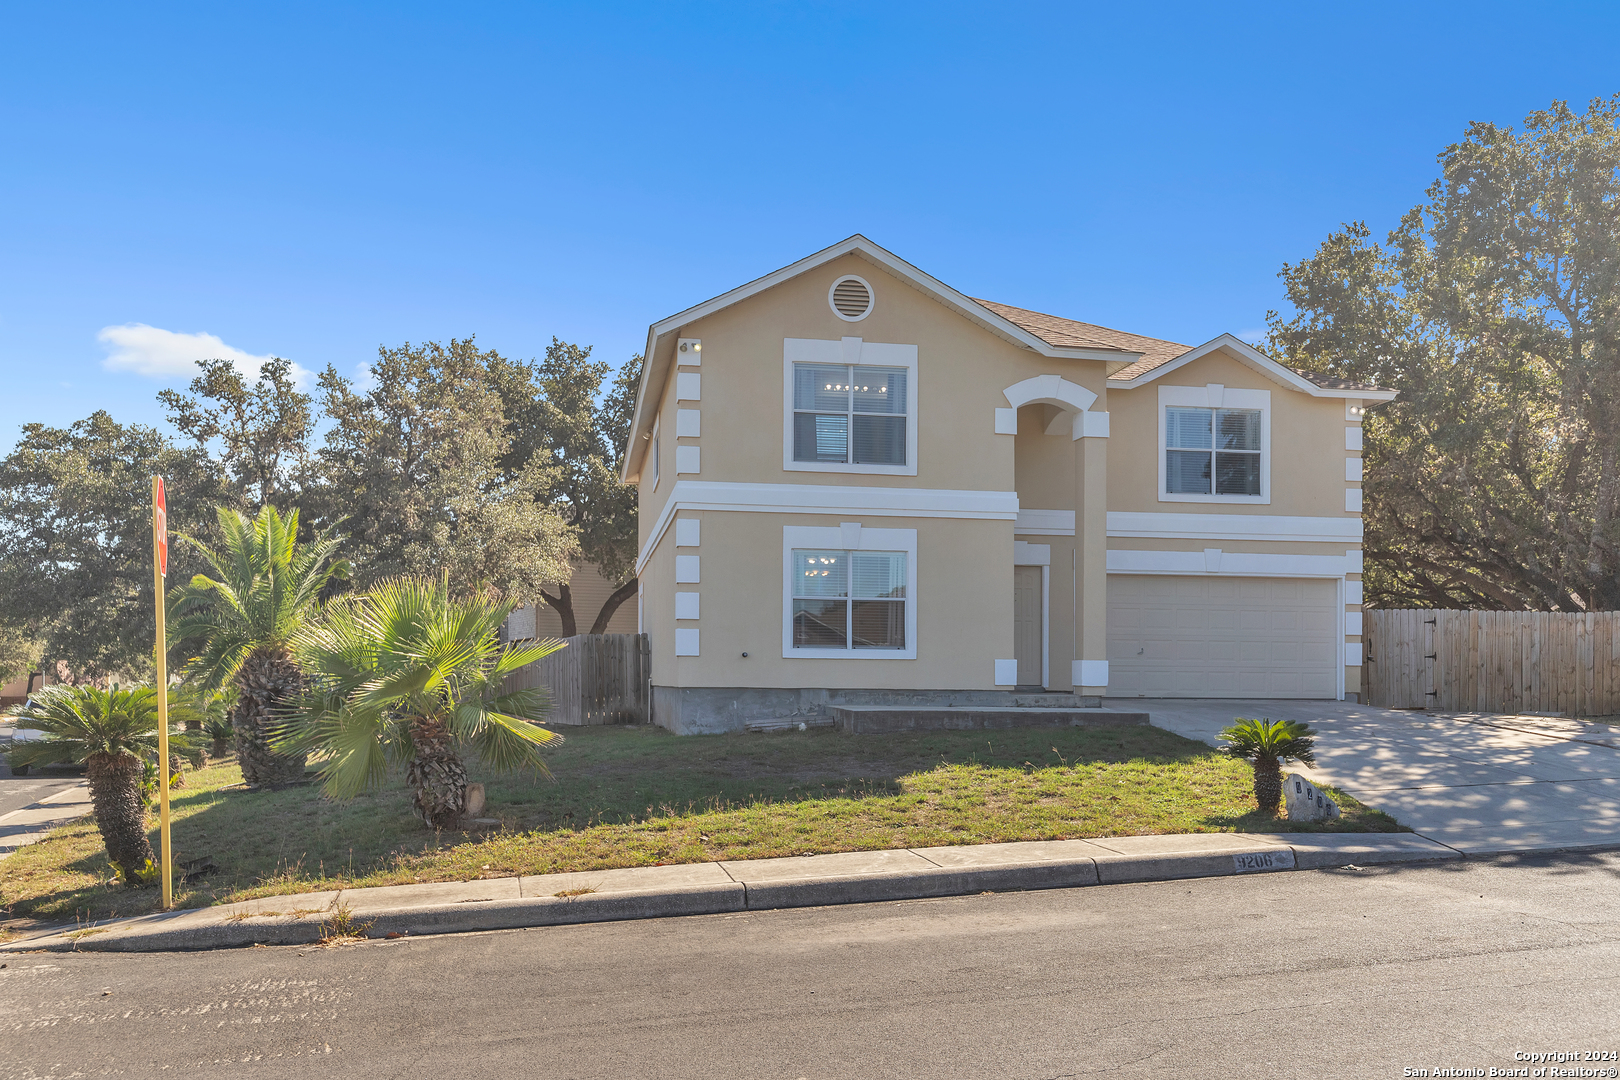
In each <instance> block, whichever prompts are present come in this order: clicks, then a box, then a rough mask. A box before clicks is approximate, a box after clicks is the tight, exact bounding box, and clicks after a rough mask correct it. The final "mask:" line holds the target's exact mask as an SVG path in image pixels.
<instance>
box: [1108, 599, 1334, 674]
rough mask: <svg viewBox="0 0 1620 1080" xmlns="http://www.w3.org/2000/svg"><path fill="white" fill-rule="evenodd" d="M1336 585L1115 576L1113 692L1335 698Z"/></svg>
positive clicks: (1110, 626)
mask: <svg viewBox="0 0 1620 1080" xmlns="http://www.w3.org/2000/svg"><path fill="white" fill-rule="evenodd" d="M1339 607H1340V605H1339V602H1338V583H1337V582H1335V581H1331V580H1324V579H1320V578H1317V579H1312V578H1239V577H1215V576H1211V577H1170V576H1164V577H1158V576H1148V575H1137V574H1109V575H1108V693H1109V694H1110V695H1118V696H1122V697H1263V698H1333V697H1337V696H1338V693H1339V641H1340V640H1341V639H1340V631H1339V617H1338V610H1339Z"/></svg>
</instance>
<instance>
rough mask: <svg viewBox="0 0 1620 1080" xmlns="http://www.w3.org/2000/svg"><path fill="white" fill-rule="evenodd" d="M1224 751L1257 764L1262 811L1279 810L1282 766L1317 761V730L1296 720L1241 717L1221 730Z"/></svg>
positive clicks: (1256, 781)
mask: <svg viewBox="0 0 1620 1080" xmlns="http://www.w3.org/2000/svg"><path fill="white" fill-rule="evenodd" d="M1221 738H1223V739H1225V740H1226V742H1227V745H1225V746H1223V747H1221V752H1222V753H1224V754H1229V755H1230V756H1232V757H1235V758H1242V759H1243V760H1244V761H1247V762H1248V763H1249V764H1251V765H1252V766H1254V800H1255V802H1257V803H1259V804H1260V812H1261V813H1262V814H1273V815H1275V814H1276V813H1277V804H1278V803H1279V802H1281V801H1282V766H1283V763H1284V762H1288V761H1298V762H1300V763H1301V764H1304V765H1315V764H1316V732H1314V731H1312V730H1311V728H1310V727H1309V726H1308V725H1306V724H1301V723H1297V722H1296V721H1293V720H1245V719H1243V718H1242V717H1238V718H1237V719H1236V722H1235V723H1233V724H1232V726H1231V727H1229V728H1225V729H1224V730H1222V731H1221Z"/></svg>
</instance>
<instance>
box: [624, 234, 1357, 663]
mask: <svg viewBox="0 0 1620 1080" xmlns="http://www.w3.org/2000/svg"><path fill="white" fill-rule="evenodd" d="M844 274H858V275H860V276H861V277H863V278H865V279H866V280H867V281H869V282H870V283H871V285H872V287H873V291H874V293H875V296H876V304H875V309H874V312H873V314H872V315H870V316H869V317H868V318H866V319H865V320H863V321H861V322H856V323H849V322H844V321H843V320H840V319H838V318H837V317H836V316H835V315H834V314H833V313H832V311H831V310H830V309H829V307H828V303H827V291H828V289H829V287H830V286H831V284H832V283H833V281H835V280H836V279H837V278H839V277H841V276H843V275H844ZM679 333H680V336H681V337H682V338H687V339H691V338H696V339H700V340H701V341H702V344H703V349H702V353H701V359H702V363H701V364H699V365H696V366H690V365H689V366H685V367H683V366H680V365H678V364H672V365H671V366H670V368H669V371H668V373H667V377H666V378H665V379H664V380H663V385H661V386H658V387H652V386H649V387H648V388H647V393H648V395H649V397H648V402H649V405H648V406H647V407H648V408H649V409H650V410H651V411H652V413H653V415H656V416H657V418H658V425H659V430H660V438H659V444H660V449H661V458H662V460H661V462H660V467H659V470H658V472H659V482H658V485H657V487H656V489H654V487H653V484H652V476H653V470H652V469H651V468H650V467H645V466H644V467H643V468H642V469H641V470H640V493H641V510H640V528H641V537H642V545H643V548H645V546H646V544H647V542H648V540H649V538H650V536H651V531H652V529H653V528H654V527H655V526H656V525H657V524H658V522H659V519H660V516H661V513H662V511H663V510H664V507H665V503H666V501H667V500H668V499H669V497H670V495H671V493H672V491H673V490H674V488H675V486H676V484H677V483H678V482H680V481H682V480H697V481H721V482H728V483H754V484H792V485H826V486H833V487H876V488H933V489H948V490H979V491H1013V492H1016V493H1017V495H1018V498H1019V503H1020V505H1021V506H1023V507H1025V508H1038V509H1054V510H1077V511H1078V513H1077V519H1078V524H1079V533H1080V535H1078V536H1076V537H1061V536H1044V535H1027V536H1026V535H1022V534H1019V536H1018V539H1023V540H1026V541H1028V542H1030V543H1038V544H1046V545H1049V546H1050V547H1051V549H1052V561H1051V569H1050V577H1049V580H1050V594H1049V603H1050V608H1049V611H1050V637H1049V651H1048V663H1049V673H1050V678H1049V682H1048V685H1049V686H1050V687H1052V688H1054V689H1067V688H1069V686H1070V685H1071V684H1070V681H1069V680H1070V665H1069V661H1070V660H1072V659H1082V658H1084V659H1101V658H1103V657H1105V656H1106V647H1105V643H1104V639H1105V637H1106V624H1105V619H1106V575H1105V573H1104V572H1103V569H1102V567H1103V565H1104V549H1105V548H1107V547H1113V548H1115V549H1146V550H1166V551H1169V550H1185V551H1197V550H1201V549H1202V548H1204V547H1220V548H1222V549H1223V550H1226V551H1231V552H1249V551H1253V552H1269V553H1276V554H1289V553H1293V554H1312V555H1336V556H1342V555H1343V554H1344V552H1345V550H1346V549H1347V548H1352V547H1357V546H1359V545H1355V544H1347V543H1342V542H1341V543H1334V544H1305V543H1297V542H1289V541H1275V542H1262V541H1225V540H1218V541H1217V540H1211V541H1209V542H1202V541H1197V540H1160V539H1137V538H1124V537H1122V538H1116V539H1113V540H1109V539H1107V538H1106V536H1105V535H1104V528H1105V521H1106V514H1105V512H1104V508H1103V507H1102V506H1101V505H1100V502H1101V499H1099V498H1098V497H1097V496H1098V493H1099V492H1100V491H1101V489H1103V487H1104V486H1105V485H1106V502H1107V506H1106V509H1107V510H1113V511H1138V512H1150V513H1173V514H1182V515H1189V516H1192V515H1205V514H1222V515H1227V514H1254V515H1265V516H1281V517H1290V516H1306V517H1347V518H1354V517H1357V516H1358V515H1354V514H1347V513H1346V511H1345V509H1344V490H1345V488H1346V487H1347V486H1354V485H1347V483H1346V482H1345V479H1344V460H1345V458H1347V457H1353V456H1357V455H1355V454H1353V453H1348V452H1346V451H1345V449H1344V436H1343V430H1344V428H1345V427H1346V426H1347V424H1346V422H1345V413H1344V406H1345V403H1344V401H1343V400H1342V399H1322V398H1313V397H1311V396H1309V395H1307V394H1304V393H1300V392H1297V391H1294V390H1291V389H1289V388H1287V387H1285V386H1283V385H1282V384H1280V383H1277V382H1274V381H1272V380H1271V379H1268V378H1266V377H1265V376H1263V375H1261V374H1260V373H1259V372H1257V371H1255V370H1254V369H1253V368H1250V367H1249V366H1248V365H1247V364H1245V363H1243V362H1242V361H1239V360H1238V359H1236V358H1234V357H1231V356H1228V355H1226V354H1224V353H1218V352H1217V353H1213V354H1210V355H1208V356H1205V357H1203V358H1200V359H1199V360H1197V361H1194V362H1192V363H1190V364H1188V365H1186V366H1185V367H1182V368H1180V369H1178V370H1176V371H1175V372H1172V373H1170V374H1169V375H1167V376H1164V377H1163V378H1162V379H1160V380H1158V381H1155V382H1151V383H1148V384H1146V385H1144V386H1142V387H1140V388H1138V389H1134V390H1119V389H1114V390H1109V389H1108V388H1107V385H1106V382H1105V379H1104V367H1103V364H1102V363H1101V362H1100V361H1084V360H1062V359H1051V358H1045V357H1041V356H1039V355H1038V354H1035V353H1033V352H1031V351H1029V350H1026V349H1022V348H1019V347H1018V346H1015V345H1013V344H1011V343H1009V342H1007V341H1004V340H1002V339H1001V338H999V337H997V336H996V335H994V334H992V333H990V332H988V331H986V330H984V329H982V328H981V327H979V326H977V325H976V324H974V323H972V322H971V321H969V320H967V319H964V318H962V317H960V316H958V315H956V314H954V313H953V312H952V311H951V310H950V309H949V308H947V307H945V306H944V305H942V304H940V303H937V302H935V301H934V300H932V299H930V298H929V297H927V296H926V295H924V294H923V293H921V292H919V291H918V290H916V289H914V288H912V287H911V286H910V285H909V284H907V283H906V282H904V281H901V280H899V279H897V278H895V277H893V276H891V275H890V274H888V273H887V272H886V271H884V270H882V269H880V268H878V267H877V266H875V265H873V264H872V263H870V262H867V261H866V260H865V259H862V258H859V257H858V256H854V255H850V256H846V257H844V258H842V259H839V260H835V261H834V262H831V263H829V264H827V265H824V266H822V267H819V268H816V269H813V270H811V271H808V272H806V273H804V274H802V275H800V276H799V277H797V278H794V279H792V280H790V281H788V282H785V283H783V284H781V285H778V286H776V287H773V288H771V289H769V290H766V291H765V292H763V293H760V294H758V295H756V296H754V297H751V298H749V299H746V300H743V301H741V302H739V303H737V304H734V305H732V306H730V307H728V308H726V309H724V310H722V311H720V312H717V313H715V314H713V315H710V316H708V317H707V318H704V319H701V320H697V321H695V322H693V323H691V324H689V325H687V326H685V327H682V328H681V330H680V331H679ZM845 336H850V337H860V338H861V339H863V340H864V341H869V342H885V343H895V344H906V345H915V346H916V347H917V349H918V374H917V378H916V380H915V382H914V383H913V384H912V386H911V388H910V389H911V393H912V394H913V395H915V399H916V402H917V417H918V421H917V445H918V454H917V473H916V475H915V476H909V475H900V476H896V475H884V474H871V473H860V472H846V471H843V470H830V471H814V472H812V471H799V470H786V469H784V468H783V467H782V466H783V426H784V363H783V339H784V338H789V337H796V338H813V339H823V340H837V339H839V338H842V337H845ZM681 371H689V372H696V373H698V374H700V375H701V376H702V396H701V399H700V400H697V401H684V402H677V401H676V394H675V386H676V375H677V374H678V373H679V372H681ZM1042 374H1058V375H1061V376H1063V377H1064V378H1065V379H1067V380H1069V381H1071V382H1074V383H1077V384H1079V385H1081V386H1084V387H1086V388H1087V389H1088V390H1090V391H1091V392H1092V393H1094V394H1096V395H1097V396H1098V400H1097V402H1096V403H1095V404H1094V405H1093V406H1092V408H1093V410H1094V411H1106V412H1108V413H1109V414H1110V420H1111V424H1110V427H1111V436H1110V437H1109V438H1108V439H1106V440H1103V439H1084V440H1078V441H1077V440H1074V439H1072V438H1070V436H1069V434H1068V433H1067V432H1066V431H1065V432H1062V433H1060V434H1056V435H1050V436H1049V435H1046V434H1045V433H1044V432H1045V428H1046V426H1047V425H1048V423H1049V422H1050V421H1051V420H1052V418H1053V417H1054V415H1055V410H1054V409H1053V408H1052V407H1051V406H1047V405H1032V406H1027V407H1025V408H1024V409H1021V410H1020V413H1019V430H1018V434H1017V435H1016V436H1007V435H998V434H996V433H995V431H994V421H993V417H994V410H995V409H996V408H998V407H1001V408H1004V407H1006V405H1007V402H1006V399H1005V398H1004V396H1003V394H1002V391H1003V390H1004V389H1005V388H1006V387H1008V386H1011V385H1012V384H1014V383H1016V382H1019V381H1021V380H1023V379H1027V378H1030V377H1031V376H1035V375H1042ZM1161 383H1163V384H1165V385H1177V386H1197V387H1202V386H1204V385H1205V384H1207V383H1222V384H1224V385H1226V386H1228V387H1232V388H1246V389H1261V390H1267V391H1269V392H1270V394H1271V419H1270V423H1271V454H1270V462H1269V468H1270V472H1269V489H1270V499H1269V501H1268V502H1266V503H1263V504H1262V503H1244V502H1224V501H1212V502H1207V503H1205V502H1161V501H1159V498H1158V491H1159V472H1158V469H1159V465H1158V461H1159V454H1160V447H1159V445H1158V443H1159V424H1158V399H1159V395H1158V387H1159V385H1160V384H1161ZM678 408H686V409H697V410H699V411H700V412H701V415H702V419H703V431H702V435H701V437H698V438H680V437H678V436H677V435H676V410H677V409H678ZM679 445H693V446H699V447H701V450H702V467H701V471H700V472H699V473H697V474H696V475H693V474H677V472H676V448H677V446H679ZM1088 483H1089V490H1090V492H1091V500H1090V501H1091V509H1090V510H1089V511H1088V510H1087V509H1086V508H1085V506H1084V505H1082V504H1083V503H1084V502H1085V501H1086V494H1085V493H1086V492H1087V490H1088ZM681 516H683V517H685V516H691V517H697V518H700V519H701V520H703V522H704V525H703V542H702V544H701V546H700V548H698V549H689V548H682V549H680V553H681V554H696V555H699V556H700V557H701V560H702V563H703V566H704V568H705V569H704V575H703V576H704V580H703V581H702V582H701V583H699V584H698V585H696V586H690V585H681V586H677V585H676V584H675V582H674V566H675V562H674V559H675V555H676V549H675V534H674V530H673V528H671V529H670V530H669V531H668V532H666V533H665V534H664V535H663V537H662V539H661V541H660V543H659V544H658V546H657V549H656V550H655V551H654V553H653V554H652V556H651V557H650V559H649V561H648V563H647V565H646V568H645V570H644V572H643V574H642V591H643V598H642V605H643V608H642V613H643V626H644V628H645V629H646V631H647V632H648V633H649V634H650V635H652V639H653V649H652V655H653V681H654V683H656V684H658V685H664V686H693V687H695V686H735V687H771V686H785V687H812V686H843V687H855V686H861V687H869V688H874V689H880V688H930V689H974V688H986V689H988V688H992V687H993V686H994V683H993V666H992V661H993V660H994V659H996V658H1010V657H1011V656H1012V626H1011V620H1012V597H1011V592H1012V587H1011V581H1012V571H1011V546H1012V540H1013V538H1014V526H1013V523H1012V522H1009V521H979V520H964V519H950V518H887V517H885V518H877V517H870V516H867V517H862V516H861V515H859V514H852V513H843V514H787V513H776V512H773V513H740V512H722V511H682V514H681ZM855 519H858V520H861V521H862V522H863V524H864V525H866V526H867V527H874V528H916V529H917V530H918V534H919V545H920V548H919V555H918V567H917V575H918V589H919V595H918V597H917V598H916V602H917V604H918V605H919V606H918V637H917V645H918V658H917V659H916V660H870V659H860V660H855V659H849V660H842V659H840V660H829V659H803V658H794V659H784V658H783V656H782V648H781V637H782V631H781V621H782V611H781V607H782V580H781V577H782V567H781V550H782V538H781V529H782V527H783V526H784V525H831V526H836V525H837V524H839V522H840V520H844V521H848V520H855ZM1088 553H1089V554H1088ZM1077 569H1078V570H1079V571H1080V573H1079V579H1080V580H1079V581H1076V573H1075V571H1076V570H1077ZM1352 580H1354V576H1352ZM677 590H681V591H687V590H690V591H697V592H698V593H699V594H700V595H701V596H702V598H703V600H702V618H701V619H700V620H698V621H697V622H696V623H687V622H682V623H679V624H677V622H676V621H675V618H674V594H675V592H676V591H677ZM626 610H627V611H628V610H630V605H626ZM1350 610H1352V611H1354V610H1357V607H1356V606H1351V608H1350ZM1077 614H1078V618H1079V626H1078V627H1077V626H1076V616H1077ZM677 625H680V626H690V627H694V628H696V629H699V630H700V632H701V638H702V655H700V656H698V657H682V658H677V657H675V655H674V630H675V628H676V626H677ZM1351 640H1352V641H1354V640H1356V639H1354V638H1352V639H1351ZM744 651H746V652H748V653H749V656H748V657H747V658H746V659H744V658H743V657H742V656H741V654H742V653H743V652H744ZM1358 676H1359V669H1352V670H1351V671H1349V672H1347V688H1348V689H1350V690H1351V691H1352V692H1353V691H1355V690H1356V689H1357V688H1358V687H1359V682H1358V681H1357V680H1358Z"/></svg>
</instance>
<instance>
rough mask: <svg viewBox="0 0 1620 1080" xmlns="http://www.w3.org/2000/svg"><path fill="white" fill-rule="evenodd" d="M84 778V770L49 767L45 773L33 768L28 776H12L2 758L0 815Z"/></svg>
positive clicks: (68, 786)
mask: <svg viewBox="0 0 1620 1080" xmlns="http://www.w3.org/2000/svg"><path fill="white" fill-rule="evenodd" d="M83 779H84V771H83V770H82V769H81V770H77V771H74V770H68V769H48V770H45V771H44V774H43V775H41V773H40V772H39V771H38V770H33V771H31V772H30V773H29V775H27V776H12V775H11V770H10V769H9V768H7V767H6V764H5V761H4V760H3V759H0V817H4V816H5V815H7V814H9V813H11V812H12V811H13V810H21V809H23V808H24V807H26V806H32V805H33V804H34V803H36V802H38V801H39V800H41V799H43V798H45V796H47V795H54V794H56V793H57V792H58V791H62V790H63V789H65V788H70V787H72V786H73V785H74V784H77V783H79V782H80V781H81V780H83Z"/></svg>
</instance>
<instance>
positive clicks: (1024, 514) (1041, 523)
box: [1013, 507, 1074, 536]
mask: <svg viewBox="0 0 1620 1080" xmlns="http://www.w3.org/2000/svg"><path fill="white" fill-rule="evenodd" d="M1013 532H1015V533H1023V534H1025V535H1028V536H1073V535H1074V511H1073V510H1025V509H1024V508H1023V507H1019V509H1018V517H1017V519H1016V520H1015V521H1014V523H1013Z"/></svg>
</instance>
